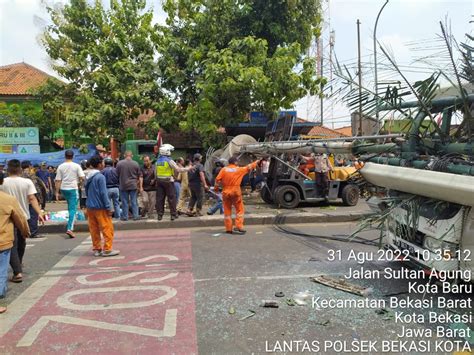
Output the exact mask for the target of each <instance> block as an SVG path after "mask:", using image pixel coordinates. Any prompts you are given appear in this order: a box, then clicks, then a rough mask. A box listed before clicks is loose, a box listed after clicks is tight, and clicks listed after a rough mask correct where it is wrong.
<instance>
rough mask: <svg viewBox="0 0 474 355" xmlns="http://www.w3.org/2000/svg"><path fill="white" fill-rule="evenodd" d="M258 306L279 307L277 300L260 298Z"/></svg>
mask: <svg viewBox="0 0 474 355" xmlns="http://www.w3.org/2000/svg"><path fill="white" fill-rule="evenodd" d="M260 307H265V308H278V307H280V305H279V303H278V301H273V300H262V302H261V303H260Z"/></svg>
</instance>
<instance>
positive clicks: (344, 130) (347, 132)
mask: <svg viewBox="0 0 474 355" xmlns="http://www.w3.org/2000/svg"><path fill="white" fill-rule="evenodd" d="M335 131H336V132H339V133H342V134H343V135H345V136H348V137H351V136H352V127H351V126H346V127H341V128H336V129H335Z"/></svg>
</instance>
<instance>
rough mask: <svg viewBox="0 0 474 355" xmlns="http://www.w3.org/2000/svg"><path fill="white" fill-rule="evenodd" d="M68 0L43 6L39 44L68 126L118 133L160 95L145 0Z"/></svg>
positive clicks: (87, 131) (100, 134)
mask: <svg viewBox="0 0 474 355" xmlns="http://www.w3.org/2000/svg"><path fill="white" fill-rule="evenodd" d="M110 4H111V7H110V9H106V8H104V7H103V5H102V3H101V1H99V0H97V1H95V2H94V3H93V4H89V2H88V1H87V0H71V2H70V3H69V4H67V5H64V7H60V8H58V7H48V8H47V10H48V12H49V14H50V16H51V20H52V24H51V25H50V26H48V27H47V29H46V31H45V33H44V37H43V44H44V46H45V48H46V51H47V53H48V54H49V56H50V57H51V58H52V59H53V61H54V64H53V69H54V70H55V71H56V72H57V73H58V74H59V75H60V76H62V77H63V78H65V79H66V80H67V83H66V84H65V85H64V87H63V90H62V99H63V100H64V102H65V105H66V110H65V112H64V118H65V123H66V125H67V128H69V129H71V131H72V134H74V135H76V136H78V135H81V134H89V135H91V136H94V137H99V138H104V137H107V136H109V135H115V136H121V135H122V134H123V127H124V123H125V121H126V120H128V119H133V118H136V117H137V116H138V114H139V113H140V112H141V111H142V110H146V109H149V108H150V107H151V106H153V104H154V103H155V101H156V100H159V99H160V98H161V96H162V95H161V89H160V85H159V82H158V78H159V75H158V73H157V65H156V63H155V59H154V56H155V54H156V49H155V44H154V41H153V40H152V37H153V35H154V30H153V24H152V18H153V13H152V12H151V11H146V10H145V5H146V4H145V1H144V0H120V1H117V0H111V2H110Z"/></svg>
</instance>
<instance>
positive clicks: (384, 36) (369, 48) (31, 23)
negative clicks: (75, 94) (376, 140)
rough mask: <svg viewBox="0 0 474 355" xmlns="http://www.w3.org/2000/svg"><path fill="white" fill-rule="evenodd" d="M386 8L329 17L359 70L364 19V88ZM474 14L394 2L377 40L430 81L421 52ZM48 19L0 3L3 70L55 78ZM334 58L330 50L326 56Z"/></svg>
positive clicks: (378, 0) (473, 2)
mask: <svg viewBox="0 0 474 355" xmlns="http://www.w3.org/2000/svg"><path fill="white" fill-rule="evenodd" d="M323 1H327V0H323ZM48 2H49V3H51V2H53V0H49V1H48ZM160 3H161V2H160V0H154V1H149V4H150V6H153V7H154V8H155V10H156V11H155V19H156V20H157V21H163V19H164V14H163V12H162V10H161V6H160ZM384 3H385V0H365V1H362V0H330V3H329V9H328V11H327V12H326V20H327V22H328V24H327V25H326V29H327V31H326V32H327V33H328V32H329V29H332V30H334V31H335V46H334V52H335V54H336V55H337V58H338V60H339V61H340V62H341V63H344V64H347V65H348V66H349V67H354V66H355V65H356V60H357V27H356V20H357V19H360V21H361V44H362V61H363V70H362V72H363V74H364V75H365V77H364V83H365V84H366V85H368V86H370V85H373V84H372V78H373V71H372V66H371V63H372V62H373V44H372V43H373V42H372V34H373V27H374V23H375V19H376V16H377V13H378V11H379V9H380V7H381V6H382V5H383V4H384ZM473 14H474V0H390V1H389V3H388V5H387V6H386V7H385V9H384V11H383V13H382V15H381V18H380V20H379V25H378V29H377V38H378V40H379V41H380V42H381V43H383V44H384V46H386V47H387V48H388V49H389V50H390V51H391V52H392V53H393V55H394V57H395V59H396V61H397V64H399V65H402V66H403V65H406V67H404V69H405V70H406V75H407V77H408V78H409V79H411V80H415V79H419V78H426V77H427V76H428V74H427V73H428V72H427V71H426V69H423V68H422V67H423V65H421V64H416V63H413V60H414V59H415V58H416V57H419V56H420V55H421V52H420V51H415V50H416V49H417V48H425V47H429V46H430V45H432V42H430V41H431V40H433V39H434V38H436V34H439V33H440V27H439V21H440V20H441V21H445V19H446V18H448V20H449V23H450V26H451V31H452V33H453V35H454V37H455V38H456V39H457V40H458V41H462V40H464V34H465V33H467V32H468V33H472V32H473V24H470V23H469V21H470V20H473V19H474V18H472V15H473ZM47 19H48V15H47V13H46V11H45V10H44V6H43V5H42V2H41V0H0V65H6V64H11V63H17V62H22V61H24V62H26V63H28V64H31V65H33V66H35V67H37V68H39V69H42V70H44V71H46V72H48V73H50V74H53V75H54V72H53V71H52V70H51V68H50V66H49V64H48V57H47V55H46V52H45V50H44V49H43V48H42V47H41V45H40V44H39V42H38V36H39V34H40V33H41V28H42V27H41V26H42V25H44V23H45V21H47ZM326 38H327V37H326ZM410 42H411V43H416V44H410ZM326 43H328V41H326ZM328 52H329V49H328V47H327V54H326V56H328ZM378 60H379V62H381V63H382V64H381V65H382V66H383V65H384V64H383V63H384V62H385V63H386V62H387V61H386V59H384V58H383V54H382V53H381V52H380V51H378ZM379 68H380V67H379ZM379 70H380V71H381V72H380V74H379V76H380V80H388V79H394V78H395V76H394V74H393V73H391V72H387V71H385V72H384V71H383V67H382V68H381V69H379ZM325 74H326V75H327V76H329V75H330V74H329V73H325ZM307 101H308V100H306V99H303V100H301V101H300V102H299V103H297V104H296V105H295V107H296V109H297V110H298V114H299V116H300V117H303V118H304V117H307V116H308V113H309V117H310V118H313V119H314V118H315V117H316V115H317V109H316V108H315V107H314V104H313V103H312V101H314V100H310V105H308V104H307ZM325 106H326V110H325V115H326V116H327V117H326V118H325V121H326V122H327V123H328V125H329V126H330V127H331V126H332V125H333V124H334V126H336V127H338V126H342V125H347V123H348V119H347V116H346V115H347V110H345V109H343V108H342V107H341V106H340V105H338V104H335V105H334V106H332V105H331V103H330V102H327V103H326V105H325ZM308 107H309V108H310V109H309V110H308ZM331 108H332V109H331ZM308 111H310V112H308ZM343 116H346V117H343Z"/></svg>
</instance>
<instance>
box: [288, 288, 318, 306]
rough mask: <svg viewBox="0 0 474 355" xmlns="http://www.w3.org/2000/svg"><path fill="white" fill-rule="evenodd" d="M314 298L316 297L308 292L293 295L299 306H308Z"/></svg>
mask: <svg viewBox="0 0 474 355" xmlns="http://www.w3.org/2000/svg"><path fill="white" fill-rule="evenodd" d="M313 296H314V295H313V294H312V293H310V292H309V291H308V290H306V291H302V292H298V293H295V294H294V295H293V300H294V301H295V303H296V304H297V305H298V306H306V305H307V304H308V302H307V301H308V300H310V299H311V298H313Z"/></svg>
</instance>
